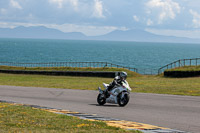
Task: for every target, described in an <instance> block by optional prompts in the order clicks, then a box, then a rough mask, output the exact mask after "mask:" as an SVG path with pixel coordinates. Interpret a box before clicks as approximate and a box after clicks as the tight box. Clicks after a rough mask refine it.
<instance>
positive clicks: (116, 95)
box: [97, 81, 131, 106]
mask: <svg viewBox="0 0 200 133" xmlns="http://www.w3.org/2000/svg"><path fill="white" fill-rule="evenodd" d="M122 83H123V84H122V86H121V85H116V86H115V87H114V88H113V89H112V90H111V91H110V92H109V94H110V96H109V97H108V98H105V95H104V92H105V91H106V89H107V88H108V85H109V84H106V83H103V85H104V87H105V90H104V91H103V90H101V88H100V87H99V88H98V89H99V96H98V97H97V102H98V103H99V104H100V105H103V104H105V103H113V104H119V105H120V106H125V105H126V104H127V103H128V101H129V94H130V91H131V88H130V86H129V84H128V82H127V81H125V82H122ZM101 98H102V99H101ZM103 98H104V100H105V101H102V102H101V101H100V102H99V101H98V100H99V99H101V100H103ZM123 100H124V103H123V102H122V101H123Z"/></svg>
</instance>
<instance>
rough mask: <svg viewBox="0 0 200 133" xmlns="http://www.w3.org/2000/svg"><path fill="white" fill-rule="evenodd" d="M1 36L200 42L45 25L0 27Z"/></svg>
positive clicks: (197, 41)
mask: <svg viewBox="0 0 200 133" xmlns="http://www.w3.org/2000/svg"><path fill="white" fill-rule="evenodd" d="M0 38H39V39H41V38H44V39H71V40H109V41H137V42H175V43H200V39H191V38H184V37H175V36H162V35H156V34H153V33H150V32H147V31H145V30H139V29H134V30H127V31H120V30H115V31H112V32H110V33H108V34H105V35H101V36H86V35H84V34H83V33H80V32H68V33H64V32H62V31H59V30H56V29H50V28H46V27H44V26H32V27H23V26H19V27H16V28H13V29H9V28H0Z"/></svg>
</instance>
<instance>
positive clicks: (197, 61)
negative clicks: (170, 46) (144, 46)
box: [0, 58, 200, 75]
mask: <svg viewBox="0 0 200 133" xmlns="http://www.w3.org/2000/svg"><path fill="white" fill-rule="evenodd" d="M197 65H200V58H194V59H181V60H177V61H175V62H172V63H170V64H167V65H165V66H163V67H161V68H159V69H137V68H133V67H126V66H121V65H116V64H113V63H109V62H48V63H17V62H0V66H12V67H48V68H49V67H77V68H84V67H88V68H105V67H110V68H124V69H128V70H130V71H133V72H136V73H139V74H143V75H156V74H161V73H163V72H164V71H165V70H167V69H172V68H176V67H182V66H197Z"/></svg>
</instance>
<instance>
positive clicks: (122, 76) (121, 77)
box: [105, 72, 127, 97]
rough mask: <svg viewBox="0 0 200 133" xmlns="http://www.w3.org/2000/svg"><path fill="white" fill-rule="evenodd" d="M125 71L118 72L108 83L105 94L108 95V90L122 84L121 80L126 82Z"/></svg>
mask: <svg viewBox="0 0 200 133" xmlns="http://www.w3.org/2000/svg"><path fill="white" fill-rule="evenodd" d="M126 78H127V73H126V72H119V73H118V75H117V76H116V77H115V78H114V80H113V81H112V82H111V83H110V84H109V86H108V88H107V89H106V91H105V96H106V97H109V95H110V94H109V92H110V91H111V90H112V89H113V88H114V87H117V86H122V84H123V82H124V83H126V82H127V81H126Z"/></svg>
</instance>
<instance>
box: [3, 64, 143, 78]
mask: <svg viewBox="0 0 200 133" xmlns="http://www.w3.org/2000/svg"><path fill="white" fill-rule="evenodd" d="M0 70H27V71H28V70H35V71H103V72H105V71H107V72H110V71H114V72H115V71H116V72H117V71H125V72H127V73H128V75H129V77H138V76H140V74H138V73H135V72H133V71H130V70H128V69H123V68H115V67H97V68H91V67H83V68H78V67H12V66H0Z"/></svg>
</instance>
